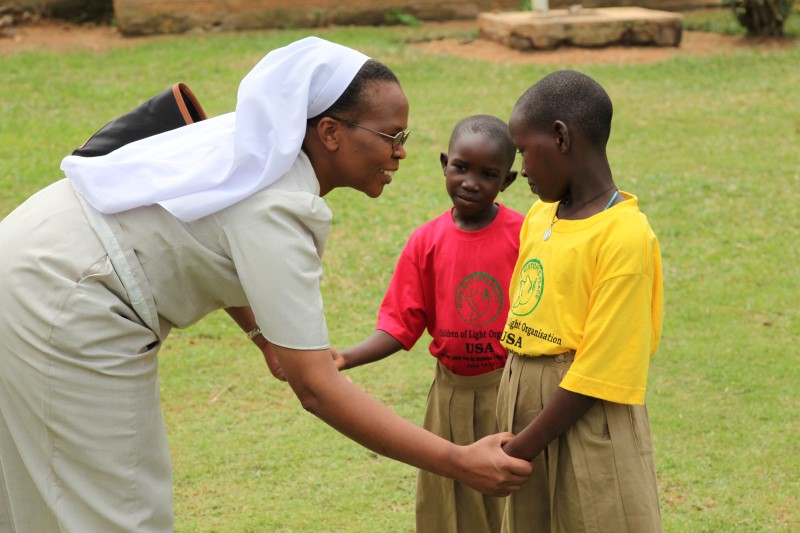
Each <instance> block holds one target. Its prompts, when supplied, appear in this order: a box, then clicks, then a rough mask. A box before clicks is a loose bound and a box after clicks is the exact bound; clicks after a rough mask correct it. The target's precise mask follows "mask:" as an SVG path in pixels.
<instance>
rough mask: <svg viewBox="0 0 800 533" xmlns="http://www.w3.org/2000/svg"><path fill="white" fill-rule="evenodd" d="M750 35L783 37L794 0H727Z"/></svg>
mask: <svg viewBox="0 0 800 533" xmlns="http://www.w3.org/2000/svg"><path fill="white" fill-rule="evenodd" d="M726 3H727V4H728V5H729V6H731V7H732V8H733V12H734V14H735V15H736V19H737V20H738V21H739V24H741V25H742V27H744V28H745V29H746V30H747V34H748V35H752V36H758V37H783V25H784V22H785V21H786V18H787V17H788V16H789V14H790V13H791V12H792V4H793V3H794V0H727V2H726Z"/></svg>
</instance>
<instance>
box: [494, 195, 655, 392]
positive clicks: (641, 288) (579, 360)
mask: <svg viewBox="0 0 800 533" xmlns="http://www.w3.org/2000/svg"><path fill="white" fill-rule="evenodd" d="M620 194H621V195H622V196H623V198H624V199H625V201H624V202H622V203H620V204H618V205H615V206H614V207H612V208H610V209H608V210H606V211H603V212H601V213H598V214H596V215H594V216H592V217H590V218H587V219H585V220H557V221H556V222H555V223H554V224H552V228H551V232H552V234H551V236H550V237H549V239H547V240H544V233H545V231H546V230H547V229H548V228H550V227H551V223H552V222H553V220H554V217H555V211H556V207H557V204H555V203H544V202H541V201H538V202H536V203H535V204H534V205H533V207H531V209H530V211H528V214H527V216H526V217H525V222H524V223H523V225H522V231H521V233H520V253H519V259H518V260H517V264H516V266H515V268H514V274H513V276H512V278H511V287H510V295H511V298H510V301H511V309H510V311H509V314H508V321H507V323H506V327H505V330H504V331H503V339H502V341H503V344H504V345H505V346H506V348H507V349H508V351H509V353H511V354H515V355H522V356H538V355H554V354H559V353H563V352H566V351H568V350H575V361H574V362H573V363H572V366H571V367H570V369H569V371H568V372H567V374H566V375H565V376H564V379H563V380H562V382H561V386H562V387H563V388H565V389H567V390H570V391H572V392H576V393H580V394H585V395H588V396H594V397H596V398H601V399H603V400H608V401H612V402H617V403H626V404H643V403H644V393H645V388H646V385H647V371H648V367H649V363H650V357H651V356H652V355H653V354H654V353H655V351H656V349H657V348H658V342H659V339H660V336H661V321H662V308H663V288H662V278H661V250H660V248H659V245H658V240H657V239H656V236H655V234H654V233H653V230H652V229H651V228H650V225H649V223H648V222H647V218H646V217H645V216H644V214H642V213H641V212H640V211H639V206H638V200H637V198H636V197H635V196H633V195H631V194H628V193H625V192H622V191H620Z"/></svg>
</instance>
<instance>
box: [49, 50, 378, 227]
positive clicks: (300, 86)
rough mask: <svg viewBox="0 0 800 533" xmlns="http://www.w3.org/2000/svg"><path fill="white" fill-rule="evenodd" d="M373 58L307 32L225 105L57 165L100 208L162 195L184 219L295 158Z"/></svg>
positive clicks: (245, 190)
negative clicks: (228, 109)
mask: <svg viewBox="0 0 800 533" xmlns="http://www.w3.org/2000/svg"><path fill="white" fill-rule="evenodd" d="M368 59H369V58H368V57H367V56H365V55H364V54H362V53H360V52H358V51H356V50H352V49H350V48H347V47H345V46H342V45H339V44H335V43H331V42H329V41H325V40H324V39H320V38H317V37H308V38H305V39H302V40H300V41H296V42H294V43H292V44H290V45H288V46H286V47H283V48H279V49H276V50H273V51H272V52H270V53H268V54H267V55H266V56H265V57H264V58H263V59H262V60H261V61H260V62H259V63H258V65H256V67H255V68H253V70H251V71H250V73H248V74H247V76H245V78H244V79H243V80H242V82H241V84H240V85H239V93H238V99H237V103H236V111H235V113H227V114H225V115H221V116H219V117H214V118H210V119H207V120H203V121H200V122H196V123H194V124H190V125H188V126H184V127H181V128H178V129H175V130H172V131H168V132H166V133H162V134H160V135H156V136H153V137H148V138H146V139H142V140H140V141H137V142H134V143H131V144H128V145H125V146H123V147H121V148H119V149H117V150H115V151H113V152H111V153H109V154H107V155H104V156H100V157H78V156H67V157H66V158H64V160H63V161H62V162H61V169H62V170H63V171H64V172H65V174H66V175H67V177H68V178H69V179H70V181H71V182H72V185H73V186H74V187H75V189H76V190H77V191H78V192H79V193H80V194H81V195H82V196H83V197H84V198H85V199H86V201H87V202H89V204H91V205H92V206H93V207H94V208H95V209H97V210H98V211H100V212H101V213H117V212H120V211H125V210H127V209H132V208H135V207H140V206H145V205H152V204H160V205H161V206H163V207H164V208H165V209H167V210H168V211H170V212H171V213H172V214H174V215H175V216H176V217H178V218H179V219H181V220H184V221H190V220H195V219H197V218H200V217H203V216H205V215H208V214H211V213H214V212H216V211H219V210H220V209H223V208H225V207H228V206H230V205H232V204H234V203H236V202H238V201H240V200H243V199H244V198H247V197H248V196H250V195H251V194H253V193H254V192H256V191H258V190H260V189H263V188H264V187H266V186H267V185H269V184H271V183H273V182H275V181H276V180H277V179H278V178H280V177H281V176H282V175H283V174H285V173H286V172H287V171H288V170H289V169H290V168H291V166H292V164H293V163H294V161H295V159H296V158H297V155H298V154H299V152H300V147H301V144H302V142H303V138H304V136H305V132H306V121H307V119H308V118H311V117H315V116H317V115H318V114H320V113H321V112H323V111H325V110H326V109H328V108H329V107H330V106H331V105H332V104H333V103H334V102H336V100H337V99H338V98H339V97H340V96H341V95H342V93H343V92H344V91H345V89H346V88H347V87H348V85H350V82H351V81H352V80H353V78H354V77H355V75H356V73H357V72H358V70H359V69H360V68H361V67H362V66H363V64H364V62H365V61H367V60H368Z"/></svg>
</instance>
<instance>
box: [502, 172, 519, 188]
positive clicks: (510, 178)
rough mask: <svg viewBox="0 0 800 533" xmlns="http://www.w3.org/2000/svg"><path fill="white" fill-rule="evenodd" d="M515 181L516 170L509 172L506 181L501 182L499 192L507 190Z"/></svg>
mask: <svg viewBox="0 0 800 533" xmlns="http://www.w3.org/2000/svg"><path fill="white" fill-rule="evenodd" d="M516 179H517V171H516V170H509V171H508V175H507V176H506V179H504V180H503V184H502V185H500V192H503V191H504V190H506V189H508V186H509V185H511V184H512V183H514V180H516Z"/></svg>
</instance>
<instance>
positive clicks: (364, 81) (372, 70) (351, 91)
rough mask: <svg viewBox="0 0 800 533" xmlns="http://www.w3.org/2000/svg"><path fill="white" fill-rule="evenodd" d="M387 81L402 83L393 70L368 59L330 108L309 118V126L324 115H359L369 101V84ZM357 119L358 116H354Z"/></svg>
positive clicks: (313, 124)
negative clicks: (366, 96)
mask: <svg viewBox="0 0 800 533" xmlns="http://www.w3.org/2000/svg"><path fill="white" fill-rule="evenodd" d="M379 81H385V82H390V83H396V84H398V85H400V81H399V80H398V79H397V76H396V75H395V74H394V72H392V70H391V69H390V68H389V67H387V66H386V65H384V64H383V63H381V62H380V61H375V60H374V59H368V60H367V61H366V62H365V63H364V64H363V65H362V66H361V68H360V69H359V71H358V72H357V73H356V75H355V77H354V78H353V81H351V82H350V85H348V86H347V89H345V90H344V92H343V93H342V95H341V96H340V97H339V98H338V99H337V100H336V101H335V102H334V103H333V105H331V106H330V107H329V108H328V109H326V110H325V111H323V112H322V113H320V114H319V115H317V116H315V117H312V118H310V119H308V125H309V126H316V125H317V123H318V122H319V121H320V119H322V118H323V117H330V116H334V117H349V116H350V115H358V111H360V110H361V109H363V108H364V106H365V104H368V102H367V101H366V100H365V99H364V92H365V91H366V89H367V86H368V85H369V84H370V83H373V82H379ZM352 118H353V119H355V118H356V117H355V116H354V117H352Z"/></svg>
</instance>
